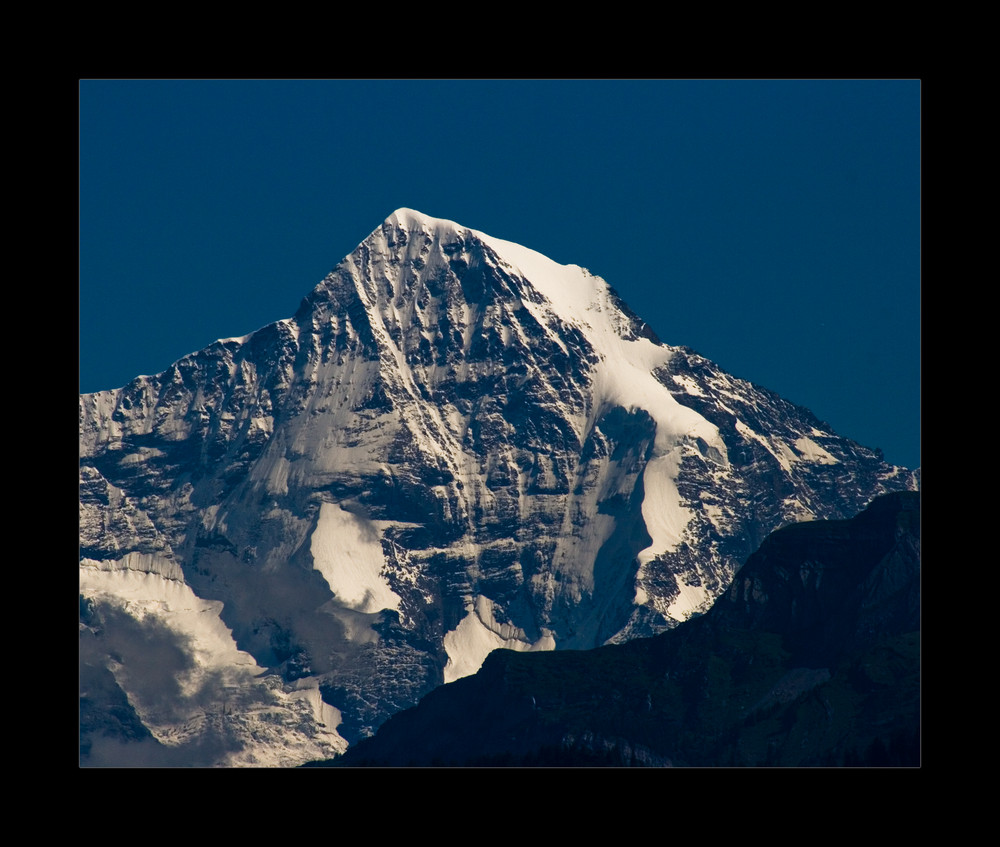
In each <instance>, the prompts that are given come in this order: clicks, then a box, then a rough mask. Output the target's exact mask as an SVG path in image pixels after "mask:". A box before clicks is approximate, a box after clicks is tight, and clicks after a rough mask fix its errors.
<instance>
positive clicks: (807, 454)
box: [795, 435, 837, 465]
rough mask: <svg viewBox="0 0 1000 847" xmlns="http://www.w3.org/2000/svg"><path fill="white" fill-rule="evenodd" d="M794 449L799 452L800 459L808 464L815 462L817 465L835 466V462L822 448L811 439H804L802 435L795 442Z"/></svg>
mask: <svg viewBox="0 0 1000 847" xmlns="http://www.w3.org/2000/svg"><path fill="white" fill-rule="evenodd" d="M795 449H796V450H798V451H799V453H800V454H801V455H802V458H804V459H806V460H807V461H810V462H815V463H816V464H818V465H836V464H837V460H836V459H835V458H834V457H833V456H831V455H830V454H829V453H827V452H826V450H824V449H823V448H822V447H820V446H819V445H818V444H817V443H816V442H815V441H813V440H812V439H811V438H806V437H805V436H804V435H803V436H802V437H801V438H799V439H798V440H796V442H795Z"/></svg>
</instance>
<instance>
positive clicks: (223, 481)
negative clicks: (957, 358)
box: [80, 208, 914, 761]
mask: <svg viewBox="0 0 1000 847" xmlns="http://www.w3.org/2000/svg"><path fill="white" fill-rule="evenodd" d="M80 458H81V489H80V490H81V501H80V532H81V574H82V577H81V591H82V593H83V594H84V595H85V596H86V599H87V600H88V602H89V603H91V604H92V606H93V610H92V611H91V610H90V607H89V606H88V611H87V616H86V618H87V621H89V622H90V623H87V626H88V633H90V634H89V635H88V636H87V637H88V638H90V637H91V635H92V636H93V638H94V639H95V641H94V649H93V650H92V651H90V652H88V654H87V655H88V656H92V658H93V661H94V663H95V664H94V665H93V667H92V670H93V673H90V672H89V671H88V676H87V678H88V680H90V681H91V682H93V684H94V685H95V686H96V685H98V684H100V685H101V686H102V690H107V691H109V692H112V693H113V692H114V691H117V690H118V689H121V691H122V692H125V693H127V694H128V702H131V703H134V704H138V705H137V706H136V707H135V708H136V712H137V715H136V717H135V722H137V723H138V724H140V725H146V726H148V727H150V728H151V731H152V732H153V735H154V736H155V738H156V739H157V742H158V743H159V744H162V745H166V746H168V747H169V746H170V745H174V746H176V741H175V740H173V739H176V738H177V735H176V732H175V731H174V728H173V725H172V724H171V723H170V721H169V720H168V718H169V715H166V714H160V713H155V714H154V711H153V707H152V706H151V705H149V704H152V703H154V702H155V698H156V696H158V694H159V691H160V687H161V682H162V681H161V680H160V678H159V677H156V678H152V677H149V676H148V675H147V674H144V672H143V661H144V659H143V657H142V656H141V655H140V654H139V653H138V652H137V653H135V654H134V655H133V654H129V655H130V656H131V659H129V658H128V657H126V659H127V660H126V661H125V662H122V661H121V660H120V659H116V660H114V662H112V663H111V664H107V663H106V662H105V661H104V659H102V658H100V657H101V656H104V655H107V656H115V655H124V654H123V653H122V651H121V649H120V648H119V644H118V642H119V640H120V639H122V638H132V637H133V636H135V635H136V633H139V634H142V632H144V631H145V630H146V629H155V632H156V634H157V637H158V638H160V639H161V640H162V641H163V642H164V643H165V644H169V645H171V649H173V646H177V650H178V651H179V653H178V656H184V655H187V654H186V653H185V651H188V650H189V647H190V645H194V646H195V647H196V648H198V649H202V648H201V647H198V645H199V643H200V642H199V641H198V640H197V638H196V637H195V636H197V635H198V633H197V632H195V631H194V630H193V629H192V627H193V625H194V624H193V623H192V621H193V620H194V616H192V615H188V616H185V615H186V611H185V610H187V609H188V608H192V609H193V608H197V609H202V608H204V609H205V610H208V611H207V612H206V613H205V614H208V613H209V612H210V613H211V615H213V616H216V617H217V620H215V622H214V623H213V627H212V633H213V635H212V637H213V638H214V639H215V641H213V642H212V644H215V643H216V641H218V645H223V642H224V646H225V649H222V646H218V645H217V646H218V649H216V648H215V647H213V648H212V651H209V650H208V647H205V648H204V650H203V651H202V652H203V653H204V656H202V654H201V653H195V654H192V655H191V656H190V657H189V659H185V661H187V662H188V663H189V664H190V663H193V665H192V666H197V667H203V668H204V669H205V670H206V679H209V678H211V679H212V680H215V679H216V678H226V679H228V678H231V680H232V682H231V683H230V682H228V681H227V682H226V683H225V685H223V686H222V687H221V688H219V687H217V686H215V687H211V686H203V687H202V688H203V690H202V689H199V692H200V693H199V695H198V696H199V698H201V699H205V701H206V704H205V707H201V706H200V699H199V702H198V703H194V702H192V703H191V704H190V705H191V706H192V708H191V709H189V710H188V712H187V713H185V716H184V720H186V721H187V722H188V723H187V724H184V726H186V727H188V729H186V730H185V732H190V733H191V734H194V735H197V733H199V732H201V731H202V730H201V729H199V727H201V726H203V725H204V726H206V727H207V726H208V725H209V723H210V722H209V723H206V721H207V720H208V718H211V721H215V722H218V721H222V722H223V723H225V724H226V725H227V726H229V725H232V727H233V732H234V733H235V735H233V739H234V740H233V741H232V743H233V744H237V745H244V747H243V749H247V750H249V749H251V748H253V746H254V745H255V744H257V743H258V742H256V741H253V740H252V739H255V738H260V737H263V736H261V732H260V724H261V723H262V722H263V723H267V722H268V721H272V720H279V722H281V723H282V724H283V725H284V724H285V723H287V722H288V721H294V722H296V725H297V726H299V727H300V730H301V735H302V738H301V739H300V742H297V744H298V745H299V746H297V747H296V748H295V751H293V752H292V753H290V754H289V755H290V756H291V758H292V759H294V757H295V756H299V755H303V754H302V753H301V751H303V750H307V749H310V750H311V749H312V748H311V747H309V745H313V747H315V746H316V745H319V746H323V745H326V746H329V745H334V746H335V745H337V744H340V743H341V741H338V740H337V738H336V737H334V735H332V734H331V732H330V731H331V730H332V725H333V721H334V716H333V715H328V714H327V713H326V712H325V711H324V709H323V704H326V705H327V706H329V707H333V708H335V709H336V710H338V711H339V713H341V714H342V715H343V720H344V726H343V727H341V728H338V730H337V731H338V732H339V733H340V734H341V735H342V737H343V739H348V740H352V739H354V738H356V737H360V736H361V735H364V734H366V733H369V732H371V731H372V730H373V729H374V728H375V727H377V726H378V725H379V723H381V722H382V721H383V720H385V718H386V717H388V715H389V714H391V713H393V712H394V711H397V710H399V709H401V708H406V707H407V706H409V705H412V704H413V703H415V702H416V699H417V698H419V696H421V695H422V694H423V693H426V692H427V691H428V690H430V689H431V688H433V687H434V686H435V685H438V684H441V683H442V682H444V681H448V680H451V679H454V678H457V677H458V676H461V675H463V674H466V673H471V672H473V671H474V670H475V669H476V668H477V667H478V666H479V663H480V662H482V660H483V659H484V658H485V656H486V654H487V653H488V652H489V651H490V650H491V649H493V648H495V647H506V648H508V649H516V650H537V649H553V648H555V649H564V648H570V649H573V648H585V647H592V646H596V645H598V644H601V643H604V642H606V641H614V640H619V641H620V640H626V639H629V638H632V637H635V636H638V635H644V634H650V633H652V632H657V631H660V630H662V629H663V628H665V627H669V626H672V625H674V624H675V623H676V622H677V621H680V620H684V619H685V618H687V617H688V616H690V615H691V614H694V613H698V612H701V611H704V610H705V609H706V608H708V607H709V606H710V605H711V603H712V602H713V600H714V598H715V597H717V596H718V595H719V593H720V592H721V591H722V590H723V589H724V588H725V587H726V586H727V585H728V582H729V580H730V578H731V577H732V574H733V573H734V572H735V569H736V568H737V567H738V566H739V565H740V564H741V563H742V561H743V559H744V558H745V557H746V556H747V555H749V553H751V552H752V551H753V550H754V549H755V547H756V544H757V543H758V542H759V541H760V540H761V539H762V538H763V536H764V535H766V534H767V533H768V532H770V531H771V530H772V529H774V528H775V527H777V526H779V525H781V524H784V523H787V522H789V521H793V520H802V519H805V518H810V517H841V516H846V515H850V514H854V513H855V512H857V511H858V510H859V509H860V508H862V507H863V506H864V505H866V504H867V502H868V501H869V500H870V499H871V497H872V496H874V495H875V494H877V493H880V492H881V491H885V490H891V489H896V488H905V487H912V486H913V484H914V483H913V480H912V477H911V475H909V474H908V473H907V472H906V471H905V470H904V469H901V468H892V467H890V466H888V465H886V464H885V462H883V461H882V459H881V457H880V456H878V455H876V454H875V453H874V452H872V451H870V450H866V449H865V448H863V447H860V446H859V445H856V444H854V443H853V442H850V441H848V440H847V439H843V438H840V437H839V436H837V435H835V434H834V433H831V432H829V431H828V428H827V427H825V426H824V425H823V424H821V423H820V422H819V421H817V420H816V419H815V418H813V417H812V416H811V415H809V414H808V412H806V411H805V410H802V409H800V408H797V407H795V406H793V405H792V404H789V403H786V402H785V401H783V400H781V398H779V397H777V396H776V395H774V394H772V393H770V392H767V391H765V390H763V389H759V388H757V387H755V386H752V385H750V384H749V383H746V382H744V381H742V380H739V379H736V378H734V377H731V376H729V375H728V374H725V373H724V372H722V371H721V370H720V369H719V368H717V367H716V366H715V365H713V364H712V363H711V362H709V361H708V360H706V359H704V358H702V357H700V356H698V355H697V354H695V353H693V352H692V351H690V350H686V349H684V348H680V347H670V346H668V345H665V344H663V343H661V342H660V341H659V340H658V339H657V338H656V336H655V335H654V334H653V332H652V331H651V330H650V329H649V327H647V326H646V324H645V323H643V321H642V320H641V319H640V318H639V317H637V316H636V315H635V314H634V313H633V312H631V311H630V310H629V308H628V307H627V306H626V304H625V303H624V302H623V301H622V300H621V298H620V297H619V296H618V295H617V294H616V293H615V291H614V290H613V289H612V288H611V286H610V285H608V283H607V282H605V281H604V280H603V279H601V278H600V277H599V276H596V275H594V274H592V273H590V272H589V271H587V270H585V269H584V268H582V267H579V266H577V265H562V264H559V263H558V262H555V261H553V260H551V259H549V258H547V257H546V256H544V255H543V254H541V253H538V252H536V251H534V250H531V249H529V248H526V247H523V246H521V245H519V244H515V243H513V242H509V241H504V240H502V239H499V238H494V237H492V236H489V235H486V234H484V233H482V232H479V231H477V230H472V229H469V228H466V227H463V226H461V225H459V224H457V223H455V222H454V221H450V220H446V219H442V218H433V217H430V216H428V215H425V214H422V213H420V212H418V211H416V210H413V209H408V208H401V209H398V210H396V211H395V212H393V213H392V214H391V215H390V216H389V217H388V218H386V219H385V221H384V222H383V223H382V224H381V225H379V226H378V227H377V228H376V229H375V230H373V231H372V232H371V234H370V235H369V236H368V237H367V238H366V239H365V240H364V241H362V242H361V244H359V245H358V246H357V248H356V249H355V250H353V251H352V252H351V253H350V254H349V255H348V256H346V257H345V258H344V259H343V260H342V261H341V262H340V263H339V264H338V265H337V266H336V267H335V268H334V269H333V271H331V272H330V274H328V275H327V277H326V278H325V279H324V280H322V281H321V282H320V284H319V285H317V286H316V287H315V288H314V289H313V290H312V292H311V293H309V294H308V295H307V296H306V298H305V299H304V300H303V302H302V304H301V306H300V308H299V309H298V311H297V312H296V314H295V315H294V316H293V317H292V318H288V319H285V320H281V321H277V322H275V323H273V324H269V325H268V326H266V327H263V328H262V329H260V330H258V331H256V332H254V333H252V334H250V335H248V336H245V337H242V338H237V339H226V340H222V341H219V342H216V343H214V344H212V345H209V346H208V347H206V348H205V349H204V350H202V351H198V352H196V353H192V354H190V355H189V356H185V357H184V358H183V359H181V360H179V361H178V362H176V363H175V364H174V365H172V366H171V367H170V368H169V369H167V370H166V371H164V372H163V373H162V374H159V375H156V376H152V377H146V378H142V379H136V380H133V381H132V382H131V383H130V384H129V385H127V386H125V387H124V388H122V389H120V390H116V391H106V392H101V393H100V394H96V395H84V396H82V397H81V398H80ZM140 583H141V586H142V590H143V592H144V593H142V595H141V596H142V602H143V604H145V605H141V606H140V605H137V604H136V601H135V600H134V598H133V596H132V594H129V593H128V592H129V591H131V590H132V587H133V586H134V585H139V584H140ZM166 583H170V584H169V585H166ZM177 586H181V587H183V588H184V591H185V592H190V594H191V596H190V597H188V595H187V594H186V593H185V594H184V595H183V596H181V594H179V593H178V589H177ZM171 592H173V593H171ZM161 595H162V596H161ZM163 598H166V599H163ZM201 602H204V604H205V605H204V606H199V605H197V604H198V603H201ZM81 608H83V607H81ZM151 610H152V611H151ZM154 611H155V617H150V615H153V612H154ZM198 614H202V612H201V611H199V612H198ZM147 618H148V620H147ZM206 619H207V618H206ZM130 621H131V623H129V622H130ZM161 623H162V624H163V626H161V625H160V624H161ZM117 632H122V633H124V635H116V634H115V633H117ZM227 633H231V635H228V634H227ZM189 636H190V637H189ZM185 639H186V640H185ZM227 639H229V640H228V641H227ZM202 640H203V641H204V639H202ZM88 643H89V642H88ZM205 644H208V642H207V641H205ZM102 651H105V652H102ZM206 651H207V652H206ZM213 651H214V652H213ZM247 655H248V656H250V657H252V660H253V663H255V664H252V663H250V662H249V660H247V659H245V657H246V656H247ZM115 662H117V664H115ZM241 663H242V664H241ZM147 664H148V663H147ZM120 665H126V666H129V665H131V670H130V669H129V667H124V668H123V667H120ZM244 665H245V666H244ZM223 666H224V667H223ZM248 668H249V669H250V670H249V671H248ZM259 668H266V669H268V670H269V671H270V673H271V675H272V676H271V677H268V679H272V677H273V679H272V681H274V682H275V684H276V685H277V687H270V685H268V686H265V688H259V687H257V688H255V687H253V686H252V685H251V683H250V682H249V681H248V680H251V679H255V678H256V677H255V676H253V674H256V673H257V670H256V669H259ZM109 669H110V671H109ZM166 670H170V669H169V668H168V669H166ZM217 671H218V672H217ZM223 671H224V672H223ZM251 671H252V673H250V672H251ZM220 675H221V676H220ZM279 681H280V684H279ZM301 686H307V687H308V691H310V692H313V694H315V695H316V696H315V697H314V696H313V694H310V695H309V697H312V698H313V699H308V698H306V699H302V698H301V697H300V696H299V695H300V693H301V692H300V688H301ZM301 690H303V691H304V690H306V688H302V689H301ZM319 693H321V694H322V700H319V699H318V698H319ZM237 695H238V696H237ZM102 696H103V695H102ZM108 696H109V697H111V694H109V695H108ZM115 696H117V695H115ZM189 699H191V698H189ZM113 700H114V698H113V697H111V699H110V700H108V703H110V704H111V705H114V703H113ZM209 700H210V701H211V702H208V701H209ZM314 700H315V702H314ZM96 702H97V701H96V700H95V703H96ZM101 703H102V704H103V703H104V701H101ZM307 706H308V708H306V707H307ZM107 708H110V706H107V704H104V705H101V706H100V709H101V710H103V711H101V712H100V714H101V715H103V714H104V713H105V712H106V711H107ZM199 708H202V711H199ZM234 709H235V710H236V711H235V714H236V715H237V716H239V720H237V721H235V722H233V721H231V720H230V718H232V717H234ZM175 711H176V710H175ZM95 714H96V713H95ZM91 725H93V728H92V729H91V730H88V732H91V733H97V732H99V731H104V727H105V722H104V721H103V719H102V720H96V719H95V721H92V722H91V723H88V724H87V726H91ZM212 725H213V726H214V724H212ZM133 729H134V727H133ZM125 730H126V731H132V730H131V729H129V727H126V728H125ZM196 730H197V732H196ZM208 731H209V730H208V729H206V730H205V732H208ZM212 731H214V730H212ZM192 737H193V736H192ZM198 737H201V736H198ZM268 738H269V739H270V737H268ZM227 743H228V742H227ZM262 743H264V744H265V746H268V747H270V745H271V744H272V741H271V740H267V741H266V742H262ZM171 755H173V754H171ZM178 755H179V754H178ZM254 755H255V756H257V755H264V753H263V751H261V750H258V751H257V752H255V753H254ZM310 755H311V753H310ZM246 761H249V759H247V760H246Z"/></svg>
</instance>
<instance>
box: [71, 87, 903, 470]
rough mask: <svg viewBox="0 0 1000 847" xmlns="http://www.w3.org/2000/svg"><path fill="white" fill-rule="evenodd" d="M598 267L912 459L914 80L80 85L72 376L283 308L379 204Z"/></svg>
mask: <svg viewBox="0 0 1000 847" xmlns="http://www.w3.org/2000/svg"><path fill="white" fill-rule="evenodd" d="M400 206H409V207H411V208H414V209H418V210H420V211H422V212H424V213H426V214H429V215H433V216H436V217H442V218H450V219H451V220H455V221H458V222H459V223H461V224H463V225H465V226H468V227H471V228H473V229H478V230H481V231H483V232H486V233H489V234H490V235H493V236H496V237H498V238H503V239H506V240H509V241H516V242H519V243H521V244H524V245H525V246H527V247H531V248H533V249H535V250H538V251H540V252H542V253H545V254H546V255H548V256H550V257H551V258H553V259H555V260H556V261H559V262H563V263H575V264H579V265H583V266H584V267H587V268H589V269H590V270H591V271H593V272H594V273H596V274H599V275H601V276H603V277H604V278H605V279H607V280H608V282H610V283H611V284H612V285H613V286H614V287H615V288H616V289H617V290H618V292H619V293H620V294H621V295H622V297H624V299H625V300H626V302H628V303H629V305H631V306H632V308H633V309H634V310H635V311H636V312H637V313H638V314H639V315H640V316H642V317H643V318H644V319H645V320H646V321H647V322H648V323H649V324H650V325H651V326H652V327H653V328H654V329H655V330H656V332H657V333H658V334H659V335H660V337H661V338H662V339H663V340H664V341H666V342H667V343H669V344H684V345H687V346H689V347H693V348H694V349H695V350H697V351H698V352H699V353H701V354H703V355H704V356H706V357H708V358H709V359H712V360H713V361H715V362H717V363H718V364H720V365H721V366H723V367H724V368H725V369H726V370H728V371H729V372H730V373H732V374H734V375H735V376H739V377H743V378H744V379H749V380H751V381H753V382H756V383H758V384H760V385H763V386H765V387H767V388H770V389H771V390H773V391H776V392H778V393H779V394H781V395H782V396H784V397H785V398H786V399H788V400H791V401H792V402H795V403H798V404H799V405H803V406H806V407H808V408H810V409H811V410H812V411H813V412H814V413H815V414H816V415H817V416H818V417H820V418H821V419H823V420H826V421H827V422H828V423H830V424H831V425H832V426H833V428H834V429H835V430H836V431H837V432H839V433H840V434H842V435H845V436H848V437H850V438H853V439H855V440H856V441H859V442H861V443H862V444H865V445H866V446H869V447H881V448H882V449H883V450H884V451H885V454H886V458H887V459H889V461H892V462H895V463H897V464H902V465H905V466H907V467H916V466H917V465H919V462H920V395H919V392H920V83H919V82H918V81H915V80H903V81H892V80H889V81H852V80H846V81H822V80H820V81H744V80H735V81H684V80H680V81H669V80H666V81H642V80H640V81H624V80H622V81H619V80H610V81H489V80H486V81H391V80H373V81H239V80H234V81H157V80H146V81H114V80H110V81H102V80H84V81H81V83H80V256H81V264H80V390H81V391H97V390H100V389H104V388H117V387H119V386H121V385H123V384H125V383H126V382H128V381H129V380H130V379H131V378H132V377H134V376H136V375H138V374H142V373H147V374H152V373H158V372H160V371H162V370H164V369H165V368H167V367H168V366H169V365H170V364H171V363H172V362H173V361H175V360H176V359H178V358H180V357H181V356H183V355H184V354H185V353H189V352H192V351H194V350H197V349H200V348H201V347H204V346H205V345H206V344H208V343H210V342H211V341H213V340H214V339H216V338H221V337H227V336H237V335H244V334H246V333H248V332H251V331H253V330H255V329H258V328H259V327H261V326H263V325H265V324H267V323H270V322H272V321H274V320H278V319H280V318H284V317H289V316H290V315H292V313H294V311H295V309H296V308H297V307H298V304H299V301H300V300H301V299H302V297H303V296H305V294H306V293H307V292H308V291H309V290H310V289H311V288H312V287H313V286H314V285H315V284H316V283H317V282H319V281H320V279H321V278H322V277H323V276H324V275H325V274H326V273H327V272H328V271H329V270H330V269H331V268H332V267H333V266H334V265H336V264H337V263H338V262H339V261H340V260H341V259H342V258H343V257H344V256H345V255H346V254H347V253H349V252H350V251H351V250H353V249H354V247H355V246H356V245H357V244H358V243H359V242H360V241H361V240H362V239H363V238H365V237H366V236H367V235H368V234H369V232H371V231H372V230H373V229H375V227H377V226H378V225H379V224H380V223H381V222H382V220H383V219H384V218H385V217H387V216H388V215H389V214H390V213H391V212H392V211H393V210H394V209H396V208H398V207H400Z"/></svg>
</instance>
